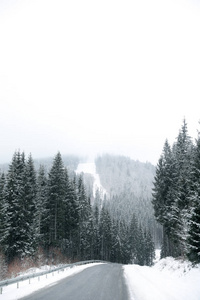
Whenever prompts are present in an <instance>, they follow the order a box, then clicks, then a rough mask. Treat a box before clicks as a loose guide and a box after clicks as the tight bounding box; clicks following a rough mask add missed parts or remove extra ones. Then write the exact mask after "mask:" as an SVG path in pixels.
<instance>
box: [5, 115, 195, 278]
mask: <svg viewBox="0 0 200 300" xmlns="http://www.w3.org/2000/svg"><path fill="white" fill-rule="evenodd" d="M95 164H96V169H97V172H98V174H99V176H100V179H101V183H102V184H103V186H104V187H105V189H106V190H107V194H106V195H104V196H103V195H102V194H101V191H99V190H96V194H95V196H93V195H92V192H91V189H92V188H91V183H92V179H91V178H90V177H87V176H86V175H85V174H77V173H76V172H75V169H76V166H77V165H78V160H76V159H74V161H73V162H72V163H71V165H73V168H68V167H66V166H65V164H64V162H63V158H62V156H61V154H60V152H58V153H57V154H56V155H55V157H54V159H53V160H52V161H51V164H50V165H48V167H47V165H46V164H40V165H37V164H36V163H35V161H34V160H33V158H32V156H31V155H29V156H28V157H26V155H25V153H24V152H20V151H16V152H15V153H14V155H13V158H12V161H11V163H10V164H9V166H8V168H7V170H6V171H4V172H3V171H1V173H0V267H1V270H3V271H2V272H1V274H0V276H1V278H4V277H5V276H6V270H7V269H8V266H9V265H11V264H12V263H13V262H14V261H15V260H16V259H18V260H19V261H25V260H26V259H27V258H28V259H29V260H31V261H33V262H34V263H35V264H39V261H40V260H41V257H42V259H43V262H44V261H45V262H46V263H51V264H56V263H60V262H63V261H67V262H69V261H77V260H90V259H100V260H103V261H110V262H118V263H123V264H128V263H136V264H139V265H148V266H151V265H152V264H153V260H154V256H155V246H156V247H157V248H158V247H161V257H166V256H173V257H179V256H182V257H188V258H189V260H191V261H192V262H194V263H199V262H200V138H199V137H198V138H197V139H196V141H195V143H194V142H193V141H192V139H191V138H190V136H189V135H188V131H187V124H186V121H185V120H184V122H183V125H182V127H181V129H180V131H179V134H178V137H177V139H176V141H175V142H174V144H173V145H172V146H170V144H169V142H168V140H166V142H165V144H164V148H163V152H162V154H161V157H160V159H159V161H158V164H157V166H156V168H155V167H154V166H153V165H151V164H150V163H145V164H144V163H140V162H138V161H133V160H131V159H129V158H126V157H122V156H111V155H104V156H101V157H97V158H96V161H95ZM122 174H125V175H124V176H122Z"/></svg>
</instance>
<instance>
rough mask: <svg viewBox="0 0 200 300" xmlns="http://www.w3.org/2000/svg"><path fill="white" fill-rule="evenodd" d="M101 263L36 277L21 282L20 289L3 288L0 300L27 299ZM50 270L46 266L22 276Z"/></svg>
mask: <svg viewBox="0 0 200 300" xmlns="http://www.w3.org/2000/svg"><path fill="white" fill-rule="evenodd" d="M97 264H99V263H91V264H87V265H81V266H74V267H73V268H71V269H70V268H68V269H67V270H65V271H59V273H58V271H56V272H55V273H50V274H48V275H47V278H46V275H43V276H41V277H40V278H38V277H35V278H33V279H31V281H30V283H29V280H25V281H22V282H19V288H17V284H16V283H14V284H11V285H9V286H7V287H4V288H3V293H2V295H0V300H15V299H20V298H22V297H25V296H27V295H29V294H31V293H33V292H35V291H37V290H39V289H41V288H44V287H46V286H50V285H54V284H56V283H57V282H58V281H59V280H61V279H63V278H66V277H68V276H71V275H75V274H77V273H79V272H81V271H83V270H84V269H86V268H89V267H93V266H95V265H97ZM44 269H45V270H48V266H44V267H42V268H41V269H33V268H32V269H30V270H28V271H27V272H25V273H23V274H21V275H25V274H26V275H27V274H29V273H30V274H33V273H38V272H41V271H43V270H44Z"/></svg>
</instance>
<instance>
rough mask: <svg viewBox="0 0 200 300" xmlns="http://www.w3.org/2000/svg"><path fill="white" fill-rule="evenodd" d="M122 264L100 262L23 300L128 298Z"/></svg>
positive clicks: (121, 299) (109, 299)
mask: <svg viewBox="0 0 200 300" xmlns="http://www.w3.org/2000/svg"><path fill="white" fill-rule="evenodd" d="M128 299H129V297H128V291H127V287H126V284H125V279H124V276H123V269H122V265H120V264H100V265H95V266H94V267H90V268H88V269H85V270H84V271H82V272H80V273H78V274H76V275H72V276H70V277H66V278H65V279H63V280H61V281H58V282H57V283H56V284H55V285H53V286H50V287H46V288H43V289H41V290H39V291H37V292H34V293H33V294H31V295H29V296H27V297H24V298H22V299H21V300H128Z"/></svg>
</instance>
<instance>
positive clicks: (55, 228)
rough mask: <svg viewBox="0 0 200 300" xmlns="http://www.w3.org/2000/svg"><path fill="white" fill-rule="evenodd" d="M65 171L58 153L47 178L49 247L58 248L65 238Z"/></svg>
mask: <svg viewBox="0 0 200 300" xmlns="http://www.w3.org/2000/svg"><path fill="white" fill-rule="evenodd" d="M64 202H65V171H64V165H63V161H62V157H61V154H60V152H58V153H57V155H56V156H55V158H54V161H53V165H52V167H51V169H50V172H49V177H48V205H47V208H48V210H49V246H55V247H57V246H60V241H61V240H62V239H63V238H64V237H65V232H64V224H65V210H64Z"/></svg>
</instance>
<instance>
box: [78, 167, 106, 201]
mask: <svg viewBox="0 0 200 300" xmlns="http://www.w3.org/2000/svg"><path fill="white" fill-rule="evenodd" d="M82 172H83V173H87V174H91V175H92V176H93V177H94V184H93V196H94V197H95V193H96V190H97V189H99V191H100V195H101V197H102V198H104V195H107V192H106V190H105V189H104V187H103V186H102V185H101V182H100V178H99V175H98V174H97V173H96V166H95V163H94V162H90V163H80V164H79V165H78V167H77V169H76V173H77V174H80V173H82Z"/></svg>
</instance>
